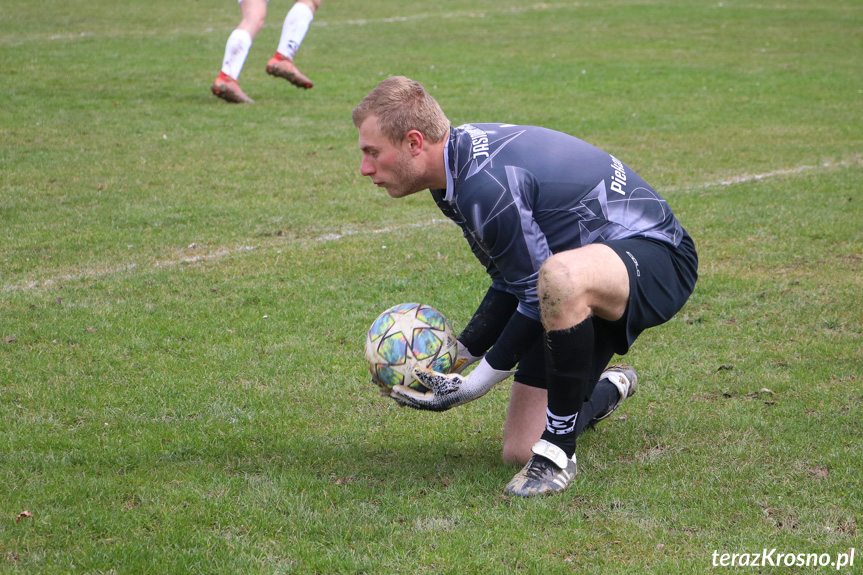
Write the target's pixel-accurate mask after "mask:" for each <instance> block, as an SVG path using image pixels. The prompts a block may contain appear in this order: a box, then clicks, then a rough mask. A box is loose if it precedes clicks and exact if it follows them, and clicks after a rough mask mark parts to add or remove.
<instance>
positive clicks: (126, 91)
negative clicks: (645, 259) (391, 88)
mask: <svg viewBox="0 0 863 575" xmlns="http://www.w3.org/2000/svg"><path fill="white" fill-rule="evenodd" d="M289 6H290V2H286V1H285V0H273V1H272V2H270V18H269V21H268V23H267V24H266V26H265V27H264V29H263V30H262V32H261V33H260V34H259V36H258V37H257V39H256V42H255V44H254V46H253V48H252V51H251V53H250V56H249V59H248V61H247V63H246V67H245V68H244V71H243V74H242V77H241V79H240V80H241V84H242V86H243V88H244V89H245V90H246V92H247V93H248V94H249V95H250V96H251V97H252V98H254V99H255V100H256V101H257V103H256V104H254V105H248V106H237V105H229V104H226V103H224V102H222V101H219V100H217V99H216V98H214V97H213V96H212V95H211V94H210V92H209V86H210V83H211V82H212V80H213V78H214V77H215V76H216V75H217V73H218V71H219V66H220V62H221V59H222V55H223V52H224V46H225V41H226V39H227V37H228V35H229V34H230V32H231V30H232V29H233V28H234V26H236V24H237V22H238V21H239V10H238V8H237V6H236V3H235V2H233V1H224V2H222V1H219V2H217V1H216V0H200V1H196V2H188V1H180V2H175V1H168V0H146V1H145V0H128V1H126V2H117V3H106V2H94V1H92V0H86V1H85V0H63V1H60V0H37V1H35V2H27V1H24V0H4V2H3V3H2V6H0V54H2V58H0V85H2V93H3V99H2V104H0V240H2V246H0V573H262V574H263V573H386V574H390V573H406V574H407V573H410V574H414V573H453V574H465V573H489V574H497V573H542V574H554V573H573V572H577V573H631V574H641V573H657V574H659V573H661V574H691V573H708V572H717V571H718V572H726V571H728V572H746V573H811V572H831V571H837V568H836V565H835V562H836V561H837V560H838V558H840V557H845V558H846V559H847V558H849V557H850V554H851V553H855V557H854V558H855V564H854V565H853V566H851V565H847V566H843V568H842V569H840V570H838V571H839V572H858V573H859V572H863V557H861V554H863V550H861V549H860V548H861V544H860V542H861V535H863V514H861V510H863V495H861V494H863V481H861V468H863V455H861V435H863V424H861V417H863V410H861V403H863V385H861V383H863V380H861V375H860V373H861V371H863V193H861V186H863V79H861V75H860V71H861V69H863V49H861V48H863V0H832V1H830V2H812V1H808V0H783V1H782V2H779V1H773V0H768V1H766V2H761V3H754V4H753V3H749V2H738V1H735V0H730V1H729V0H724V1H723V2H716V1H711V2H696V1H694V0H604V1H602V2H548V3H537V4H533V3H524V2H519V1H516V0H495V1H492V0H475V1H474V2H471V3H464V2H455V1H453V0H441V1H438V2H384V1H382V0H369V1H367V2H362V3H348V2H341V3H340V2H336V1H334V0H324V3H323V6H322V8H321V9H320V11H319V12H318V15H317V18H316V20H315V22H314V24H313V25H312V27H311V29H310V32H309V34H308V36H307V37H306V40H305V43H304V44H303V46H302V48H301V50H300V53H299V55H298V58H297V64H298V66H299V67H300V68H301V69H302V70H303V71H304V72H306V73H307V74H308V75H309V76H310V77H311V78H312V79H313V80H314V81H315V84H316V85H315V88H314V89H313V90H311V91H308V92H303V91H299V90H296V89H294V88H293V87H291V86H289V85H288V84H287V83H286V82H284V81H281V80H278V81H277V80H275V79H272V78H270V77H269V76H267V75H266V74H265V72H264V65H265V63H266V60H267V59H268V58H269V57H270V56H271V54H272V52H273V51H274V49H275V45H276V43H277V40H278V35H279V32H280V29H281V22H282V20H283V18H284V15H285V13H286V11H287V9H288V8H289ZM395 74H402V75H407V76H410V77H412V78H414V79H416V80H419V81H420V82H422V83H423V84H425V85H426V86H427V87H428V88H429V90H430V91H431V92H432V93H433V94H434V95H435V97H436V98H437V99H438V101H439V102H440V103H441V105H442V106H443V108H444V110H445V111H446V112H447V113H448V115H449V117H450V119H451V120H452V122H453V123H454V124H461V123H464V122H470V121H473V122H483V121H501V122H512V123H526V124H538V125H544V126H548V127H552V128H556V129H559V130H562V131H566V132H569V133H572V134H574V135H577V136H579V137H581V138H583V139H586V140H588V141H590V142H592V143H594V144H597V145H599V146H601V147H603V148H605V149H607V150H608V151H610V152H611V153H613V154H614V155H615V156H617V157H619V158H621V159H622V160H623V161H625V162H626V163H627V164H629V165H630V166H632V167H633V168H635V169H636V170H637V171H638V172H639V173H640V174H641V175H643V176H644V177H645V178H646V179H647V180H648V181H649V182H651V183H652V184H653V185H654V186H655V187H656V188H657V189H658V190H659V191H660V192H661V193H662V194H663V195H664V196H665V197H666V198H667V199H668V200H669V202H670V204H671V205H672V207H673V209H674V210H675V212H676V213H677V215H678V216H679V218H680V219H681V221H682V222H683V224H684V226H685V227H686V228H687V229H688V231H689V232H690V233H691V235H692V236H693V237H694V239H695V241H696V243H697V245H698V247H699V255H700V259H701V267H700V273H701V277H700V280H699V284H698V286H697V289H696V292H695V294H694V295H693V297H692V298H691V300H690V301H689V303H688V304H687V306H686V307H685V308H684V310H683V311H682V312H681V313H680V314H679V315H678V316H677V317H676V318H675V319H673V320H672V321H671V322H669V323H668V324H666V325H665V326H662V327H660V328H657V329H654V330H652V331H650V332H648V333H646V334H644V336H643V337H642V338H641V339H640V340H639V341H638V342H637V343H636V345H635V346H634V348H633V350H632V352H631V353H630V354H629V355H628V356H627V359H628V361H630V362H631V363H633V364H634V365H635V366H636V367H637V368H638V370H639V373H640V377H641V380H640V387H639V391H638V394H637V395H636V396H635V397H634V398H633V399H632V400H631V401H629V402H627V403H626V404H625V405H624V406H623V407H622V408H621V409H620V410H619V411H618V412H616V413H615V416H614V417H613V418H611V419H610V420H609V421H606V422H604V423H603V424H602V425H600V426H599V427H598V428H597V429H596V430H595V431H592V432H589V433H587V434H586V435H585V436H584V437H583V438H582V440H581V441H580V443H579V463H580V475H579V476H578V477H577V478H576V480H575V483H574V484H573V485H572V486H571V487H570V489H569V490H568V491H566V492H565V493H564V494H562V495H560V496H556V497H550V498H541V499H532V500H524V501H523V500H512V499H510V498H507V497H504V496H503V494H502V489H503V486H504V485H505V484H506V482H507V481H508V480H509V479H510V477H511V476H512V475H513V473H514V472H515V471H516V470H515V469H514V468H512V467H510V466H507V465H505V464H504V463H502V461H501V460H500V456H499V450H500V441H501V435H502V424H503V419H504V410H505V407H506V402H507V399H508V388H509V384H508V383H504V384H501V385H500V386H498V388H496V389H495V390H493V391H492V392H491V393H490V394H489V395H488V396H486V397H484V398H482V399H481V400H478V401H476V402H473V403H471V404H468V405H465V406H463V407H460V408H458V409H455V410H452V411H450V412H447V413H445V414H429V413H420V412H415V411H412V410H407V409H399V408H397V407H396V405H395V404H394V403H392V402H391V401H389V400H385V399H383V398H380V397H378V395H377V390H376V389H375V388H374V387H373V386H372V385H371V384H370V383H369V382H368V377H367V373H366V367H365V365H364V364H363V359H362V345H363V338H364V335H365V330H366V329H367V327H368V325H369V324H370V323H371V321H372V320H373V319H374V317H375V316H376V315H377V314H378V313H379V312H380V311H382V310H383V309H384V308H386V307H389V306H390V305H392V304H395V303H399V302H402V301H416V300H419V301H423V302H426V303H429V304H431V305H434V306H436V307H438V308H439V309H441V310H442V311H444V312H445V313H446V314H447V315H448V316H449V318H450V319H451V321H452V323H453V324H454V325H455V327H456V329H459V328H461V327H463V326H464V325H465V323H466V322H467V320H468V319H469V318H470V315H471V313H472V312H473V311H474V309H475V307H476V305H477V304H478V302H479V300H480V298H481V297H482V295H483V294H484V292H485V289H486V287H487V285H488V280H487V278H486V277H485V275H484V272H483V270H482V269H481V267H480V266H478V265H477V264H476V262H475V260H474V259H473V256H472V255H471V254H470V253H469V250H468V249H467V245H466V244H465V243H464V241H463V239H462V238H461V237H460V233H459V232H458V231H457V229H456V228H455V227H454V226H453V225H452V224H450V223H447V222H445V221H443V218H442V216H441V214H440V213H439V212H438V211H437V209H436V208H435V206H434V204H433V203H432V202H431V200H430V198H429V197H428V196H427V195H425V194H417V195H415V196H412V197H410V198H407V199H404V200H399V201H396V200H391V199H389V198H388V197H386V195H385V194H384V193H383V192H382V191H381V190H379V189H377V188H375V187H374V186H372V185H371V184H370V183H369V182H368V181H367V180H366V179H364V178H362V177H361V176H360V174H359V161H360V155H359V152H358V150H357V142H356V131H355V129H354V127H353V125H352V124H351V121H350V111H351V109H352V107H353V106H354V105H355V104H356V103H357V102H358V101H359V100H360V99H361V98H362V97H363V96H364V95H365V94H366V93H367V92H368V91H369V90H370V89H371V88H372V87H374V85H376V84H377V82H378V81H379V80H380V79H382V78H384V77H386V76H387V75H395ZM25 512H26V513H25ZM765 549H766V550H768V551H769V550H770V549H776V553H775V554H773V555H772V556H771V557H772V560H773V562H774V563H775V562H776V555H777V554H780V553H792V554H804V555H807V556H809V555H813V556H817V557H818V558H821V557H822V556H826V557H828V558H829V560H830V561H831V565H829V566H822V567H812V566H809V567H787V566H784V565H783V562H782V560H781V559H780V560H779V565H775V566H774V565H771V564H770V563H769V562H768V563H766V564H764V566H761V567H757V568H753V567H751V566H750V567H737V568H732V567H729V566H725V567H723V566H716V565H717V562H718V561H719V558H721V555H722V554H723V553H728V554H746V553H761V552H762V551H763V550H765ZM845 553H848V554H849V555H846V556H843V555H842V554H845ZM752 559H753V558H749V559H746V561H751V560H752ZM743 560H744V559H742V558H738V562H740V561H743ZM810 560H811V559H810Z"/></svg>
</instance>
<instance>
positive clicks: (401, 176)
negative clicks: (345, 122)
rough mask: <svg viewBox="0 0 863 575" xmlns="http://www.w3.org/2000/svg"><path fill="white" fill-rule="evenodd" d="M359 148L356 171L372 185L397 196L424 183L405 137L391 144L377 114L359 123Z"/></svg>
mask: <svg viewBox="0 0 863 575" xmlns="http://www.w3.org/2000/svg"><path fill="white" fill-rule="evenodd" d="M359 131H360V150H361V151H362V153H363V160H362V162H361V163H360V173H361V174H362V175H364V176H368V177H369V178H371V180H372V182H373V183H374V184H375V185H376V186H380V187H382V188H385V189H386V190H387V193H388V194H389V195H390V196H392V197H394V198H401V197H404V196H407V195H410V194H413V193H415V192H418V191H420V190H423V189H425V188H427V187H428V186H425V185H423V183H422V179H423V178H422V171H421V168H420V162H419V159H418V158H417V157H416V156H415V155H414V154H412V153H411V148H410V145H409V143H408V141H407V139H405V140H402V141H401V142H400V143H399V144H393V143H392V142H391V141H390V140H389V138H387V137H386V136H384V135H383V134H382V133H381V131H380V128H379V127H378V119H377V116H369V117H368V118H366V119H365V121H364V122H363V123H362V125H360V130H359Z"/></svg>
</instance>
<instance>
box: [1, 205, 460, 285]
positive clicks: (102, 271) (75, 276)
mask: <svg viewBox="0 0 863 575" xmlns="http://www.w3.org/2000/svg"><path fill="white" fill-rule="evenodd" d="M440 224H452V222H451V221H450V220H444V219H438V218H432V219H431V220H428V221H424V222H419V223H412V224H403V225H397V226H388V227H385V228H380V229H373V230H360V231H356V230H351V231H346V232H341V233H332V234H324V235H322V236H318V237H316V238H309V239H301V240H299V241H297V242H294V244H301V245H302V244H310V243H318V242H336V241H339V240H342V239H345V238H347V237H350V236H356V235H377V234H387V233H390V232H397V231H400V230H407V229H411V228H420V227H426V226H431V225H440ZM285 246H286V244H281V243H276V242H268V243H267V244H266V245H262V246H249V245H241V246H236V247H223V248H219V249H216V250H214V251H211V252H208V253H205V254H199V255H195V256H189V257H181V258H176V259H168V260H160V261H157V262H154V263H152V264H143V265H142V264H137V263H128V264H124V265H121V266H113V267H107V268H92V269H88V270H84V271H80V272H75V273H67V274H62V275H58V276H54V277H51V278H47V279H43V280H36V281H32V282H29V283H26V284H22V285H11V284H6V285H4V286H3V287H2V289H0V291H2V292H12V291H28V290H36V289H44V288H50V287H52V286H54V285H57V284H58V283H61V282H68V281H76V280H83V279H90V278H99V277H106V276H110V275H114V274H119V273H123V272H129V271H133V270H149V269H159V268H170V267H176V266H181V265H184V264H191V263H196V262H203V261H209V260H219V259H222V258H226V257H229V256H232V255H235V254H240V253H243V252H249V251H253V250H257V249H259V248H279V249H281V248H283V247H285Z"/></svg>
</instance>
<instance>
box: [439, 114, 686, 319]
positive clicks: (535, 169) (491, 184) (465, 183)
mask: <svg viewBox="0 0 863 575" xmlns="http://www.w3.org/2000/svg"><path fill="white" fill-rule="evenodd" d="M444 154H445V156H444V160H445V162H446V164H447V166H448V171H447V189H445V190H431V194H432V196H433V197H434V199H435V202H437V205H438V207H439V208H440V209H441V211H442V212H443V213H444V214H445V215H446V216H447V217H449V218H450V219H452V220H453V221H454V222H455V223H456V224H458V225H459V227H461V229H462V232H463V233H464V237H465V238H466V239H467V241H468V243H469V244H470V247H471V249H472V250H473V253H474V255H476V257H477V258H478V259H479V260H480V261H481V262H482V263H483V265H485V267H486V270H487V271H488V273H489V275H490V276H491V278H492V281H493V284H492V285H493V287H495V288H496V289H500V290H504V291H507V292H510V293H512V294H514V295H515V296H516V297H518V300H519V306H518V311H519V312H521V313H522V314H523V315H525V316H527V317H530V318H532V319H535V320H539V301H538V299H537V293H536V280H537V273H538V271H539V267H540V266H541V265H542V263H543V262H544V261H545V260H546V259H547V258H548V257H549V256H550V255H551V254H554V253H557V252H561V251H565V250H570V249H574V248H578V247H581V246H584V245H587V244H591V243H596V242H605V241H609V240H619V239H625V238H632V237H645V238H651V239H654V240H658V241H661V242H666V243H668V244H671V245H673V246H677V245H678V244H679V243H680V240H681V238H682V237H683V233H684V232H683V228H681V226H680V224H679V223H678V221H677V218H675V217H674V214H673V213H672V212H671V209H670V208H669V206H668V203H667V202H666V201H665V200H664V199H663V198H662V197H661V196H660V195H659V194H657V193H656V192H655V191H654V190H653V188H651V187H650V185H648V183H647V182H645V181H644V180H643V179H642V178H641V177H640V176H639V175H638V174H636V173H635V172H634V171H632V169H630V168H629V167H628V166H626V165H625V164H623V163H622V162H621V161H620V160H618V159H617V158H615V157H614V156H612V155H611V154H609V153H608V152H604V151H603V150H600V149H599V148H597V147H595V146H592V145H590V144H588V143H587V142H584V141H582V140H579V139H578V138H575V137H573V136H569V135H567V134H563V133H561V132H556V131H553V130H548V129H545V128H538V127H534V126H515V125H512V124H465V125H463V126H459V127H458V128H452V129H451V130H450V139H449V145H448V146H447V148H446V149H445V151H444Z"/></svg>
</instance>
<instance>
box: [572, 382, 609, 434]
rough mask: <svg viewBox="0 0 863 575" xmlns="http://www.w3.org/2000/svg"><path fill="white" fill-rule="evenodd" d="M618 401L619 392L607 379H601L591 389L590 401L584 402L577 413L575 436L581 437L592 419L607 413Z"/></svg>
mask: <svg viewBox="0 0 863 575" xmlns="http://www.w3.org/2000/svg"><path fill="white" fill-rule="evenodd" d="M619 399H620V391H619V390H618V389H617V387H616V386H615V385H614V384H613V383H611V382H610V381H608V380H607V379H601V380H599V381H598V382H597V383H596V387H594V388H593V393H591V394H590V400H589V401H586V402H584V405H583V406H582V408H581V411H579V412H578V421H577V422H576V425H575V436H576V437H578V436H579V435H581V432H582V431H584V428H585V427H587V426H588V425H589V424H590V422H591V421H593V419H594V418H596V417H598V416H600V415H604V414H606V413H608V410H609V409H611V408H612V407H613V406H614V405H615V404H616V403H617V402H618V400H619Z"/></svg>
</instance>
